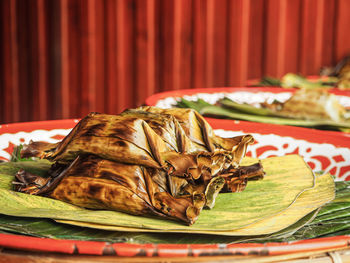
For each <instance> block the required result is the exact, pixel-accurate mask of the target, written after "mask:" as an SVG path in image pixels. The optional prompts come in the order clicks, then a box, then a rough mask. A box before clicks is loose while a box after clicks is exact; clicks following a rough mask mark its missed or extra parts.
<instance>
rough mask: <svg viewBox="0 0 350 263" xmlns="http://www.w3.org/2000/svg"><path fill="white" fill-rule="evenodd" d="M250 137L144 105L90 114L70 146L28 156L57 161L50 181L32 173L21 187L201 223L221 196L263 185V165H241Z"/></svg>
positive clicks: (38, 146) (35, 147) (23, 175)
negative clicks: (223, 134)
mask: <svg viewBox="0 0 350 263" xmlns="http://www.w3.org/2000/svg"><path fill="white" fill-rule="evenodd" d="M253 141H254V140H253V137H252V136H250V135H245V136H239V137H234V138H228V139H224V138H220V137H218V136H216V135H215V134H214V133H213V131H212V129H211V127H210V126H209V124H208V123H207V122H206V121H205V120H204V119H203V118H202V117H201V116H200V115H199V114H198V113H197V112H195V111H193V110H187V109H185V110H160V109H157V108H153V107H144V108H139V109H136V110H127V111H125V112H124V113H122V114H121V115H116V116H115V115H106V114H97V113H92V114H89V115H88V116H87V117H86V118H84V119H83V120H81V121H80V122H79V123H78V124H77V125H76V126H75V127H74V128H73V130H72V131H71V133H70V134H69V135H68V136H67V137H65V138H64V139H63V140H62V142H60V143H58V144H54V145H52V144H51V145H50V144H46V145H45V143H42V142H38V143H35V142H32V143H30V144H29V145H28V146H27V147H25V148H23V150H22V153H21V154H22V157H31V156H39V157H41V158H46V159H49V160H52V161H54V162H55V164H54V165H53V166H52V169H51V170H50V171H49V176H48V177H47V178H42V177H38V176H36V175H35V174H31V173H28V172H26V171H24V170H21V171H19V172H18V173H17V174H16V178H17V181H16V182H14V184H15V186H16V187H15V189H16V190H17V191H20V192H24V193H29V194H36V195H46V196H50V197H53V198H55V199H59V200H63V201H66V202H69V203H71V204H75V205H78V206H81V207H85V208H92V209H109V210H116V211H122V212H126V213H130V214H134V215H157V216H163V217H169V218H173V219H177V220H181V221H183V222H185V223H187V224H189V225H191V224H193V223H194V222H195V221H196V219H197V217H198V215H199V213H200V212H201V210H202V208H203V207H204V206H205V207H208V208H212V207H213V206H214V204H215V199H216V196H217V195H218V193H219V192H220V191H221V190H222V191H225V192H239V191H243V190H244V188H245V187H246V185H247V181H248V180H249V179H261V178H262V177H263V175H264V171H263V169H262V166H261V164H259V163H258V164H255V165H252V166H250V167H239V163H240V161H241V159H242V158H243V157H244V155H245V152H246V149H247V146H248V145H249V144H251V143H252V142H253Z"/></svg>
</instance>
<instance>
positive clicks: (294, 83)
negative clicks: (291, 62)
mask: <svg viewBox="0 0 350 263" xmlns="http://www.w3.org/2000/svg"><path fill="white" fill-rule="evenodd" d="M249 86H260V87H261V86H278V87H283V88H304V89H313V88H320V87H322V88H325V89H327V88H338V89H340V90H348V89H350V56H347V57H344V58H343V59H341V60H340V61H339V62H338V64H337V65H336V66H335V67H323V68H321V70H320V76H318V77H316V76H313V77H305V76H302V75H300V74H296V73H291V72H290V73H287V74H285V75H284V76H283V77H282V78H275V77H270V76H265V77H263V78H262V79H261V80H260V81H257V82H256V83H254V84H252V85H249Z"/></svg>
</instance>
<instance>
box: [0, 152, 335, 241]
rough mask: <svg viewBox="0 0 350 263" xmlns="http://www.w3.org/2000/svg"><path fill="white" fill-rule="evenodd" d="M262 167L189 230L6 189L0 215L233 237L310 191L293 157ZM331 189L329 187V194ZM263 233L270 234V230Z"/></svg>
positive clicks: (306, 171)
mask: <svg viewBox="0 0 350 263" xmlns="http://www.w3.org/2000/svg"><path fill="white" fill-rule="evenodd" d="M249 162H250V163H252V162H254V161H253V160H247V161H245V163H246V164H247V163H249ZM18 163H20V162H17V164H18ZM26 163H27V162H26ZM262 163H263V166H264V168H265V171H266V173H267V175H266V177H265V179H264V180H262V181H253V182H249V184H248V187H247V189H246V190H245V191H244V192H242V193H234V194H232V193H228V194H220V195H219V197H218V199H217V202H216V206H215V208H214V209H212V210H210V211H208V210H204V211H202V213H201V215H200V217H199V219H198V221H197V222H196V224H194V225H193V226H190V227H188V226H184V225H182V224H180V223H177V222H175V221H169V220H163V219H158V218H148V217H139V216H132V215H128V214H125V213H119V212H114V211H92V210H87V209H83V208H79V207H76V206H73V205H70V204H67V203H64V202H61V201H58V200H54V199H50V198H45V197H41V196H31V195H27V194H22V193H17V192H13V191H11V190H9V189H8V188H6V187H5V188H2V189H0V213H2V214H6V215H11V216H23V217H42V218H53V219H58V220H71V221H75V222H77V221H80V222H85V223H91V224H97V225H102V226H103V225H108V226H109V225H111V226H115V227H119V229H118V230H124V231H132V230H134V229H137V231H141V230H142V231H152V230H154V231H164V232H169V231H176V232H188V233H208V234H220V235H237V232H236V233H235V232H234V231H235V230H237V229H240V228H241V229H242V228H244V227H246V226H249V225H251V224H259V221H261V220H263V219H266V218H269V217H271V216H273V215H278V214H281V213H282V212H283V211H285V210H286V209H287V208H289V207H291V206H292V204H293V203H297V202H296V201H297V198H298V197H299V196H301V193H303V192H304V191H305V190H306V189H313V188H314V181H315V178H314V175H313V173H312V171H311V170H310V168H309V167H308V166H307V165H306V164H305V162H304V160H303V159H302V158H301V157H299V156H297V155H289V156H285V157H274V158H269V159H266V160H262ZM243 164H244V163H243ZM8 165H11V163H8V164H2V165H1V166H0V170H1V168H2V167H3V166H8ZM7 176H8V175H7ZM332 184H333V181H332ZM331 188H332V185H330V187H329V189H331ZM309 192H310V191H309ZM266 193H269V194H268V195H267V194H266ZM316 194H317V193H316ZM331 194H332V193H331V191H330V192H328V195H327V196H325V197H324V199H322V198H318V199H316V201H315V202H313V203H311V204H310V205H309V207H314V209H316V208H318V207H319V206H320V205H322V204H320V203H319V201H320V200H323V202H328V201H330V200H329V199H330V198H332V196H331ZM304 196H307V191H305V194H304ZM313 199H315V198H313ZM321 202H322V201H321ZM310 212H311V211H310V209H309V210H307V211H306V210H305V211H303V212H302V213H300V212H299V215H298V216H296V217H294V218H293V219H292V221H290V222H288V225H291V224H293V223H295V222H296V221H298V220H299V219H301V218H302V217H303V216H305V214H307V213H310ZM287 219H288V217H287V218H282V219H281V220H282V221H283V222H284V223H285V222H287ZM283 228H284V227H282V228H281V227H280V229H277V230H276V229H274V230H273V231H279V230H281V229H283ZM240 231H241V232H242V231H243V232H242V233H243V234H244V235H250V234H251V232H247V231H246V229H243V230H240ZM266 231H267V229H266ZM253 233H254V234H257V233H255V232H253ZM266 233H271V229H270V230H268V231H267V232H266ZM266 233H263V232H262V233H259V234H266Z"/></svg>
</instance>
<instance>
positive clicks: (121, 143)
mask: <svg viewBox="0 0 350 263" xmlns="http://www.w3.org/2000/svg"><path fill="white" fill-rule="evenodd" d="M113 145H114V146H116V147H120V148H123V147H126V146H127V143H126V142H125V141H122V140H117V141H115V142H114V143H113Z"/></svg>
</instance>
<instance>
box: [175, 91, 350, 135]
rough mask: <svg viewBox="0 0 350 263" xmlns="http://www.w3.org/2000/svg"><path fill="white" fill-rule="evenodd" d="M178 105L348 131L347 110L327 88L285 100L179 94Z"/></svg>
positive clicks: (222, 114) (237, 116) (298, 93)
mask: <svg viewBox="0 0 350 263" xmlns="http://www.w3.org/2000/svg"><path fill="white" fill-rule="evenodd" d="M175 106H176V107H181V108H193V109H196V110H197V111H198V112H199V113H201V114H202V115H204V116H210V117H212V116H214V117H221V118H232V119H241V120H247V121H255V122H263V123H273V124H282V125H293V126H305V127H319V128H323V129H333V130H342V131H347V129H349V128H350V119H349V113H348V111H347V110H346V109H345V108H344V107H343V106H342V105H341V104H340V103H339V101H338V100H337V98H336V97H335V95H334V94H331V93H329V92H328V91H327V90H324V89H299V90H297V91H296V92H295V93H294V94H293V95H292V96H291V97H290V98H289V99H288V100H286V101H284V102H280V101H276V100H275V101H272V102H267V101H265V102H262V103H259V104H258V105H257V104H254V105H251V104H248V103H238V102H235V101H233V100H231V99H229V98H227V97H225V98H223V99H220V100H218V101H217V102H216V103H215V104H210V103H208V102H206V101H204V100H201V99H198V100H197V101H189V100H186V99H184V98H180V99H179V101H178V103H177V104H176V105H175Z"/></svg>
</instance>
